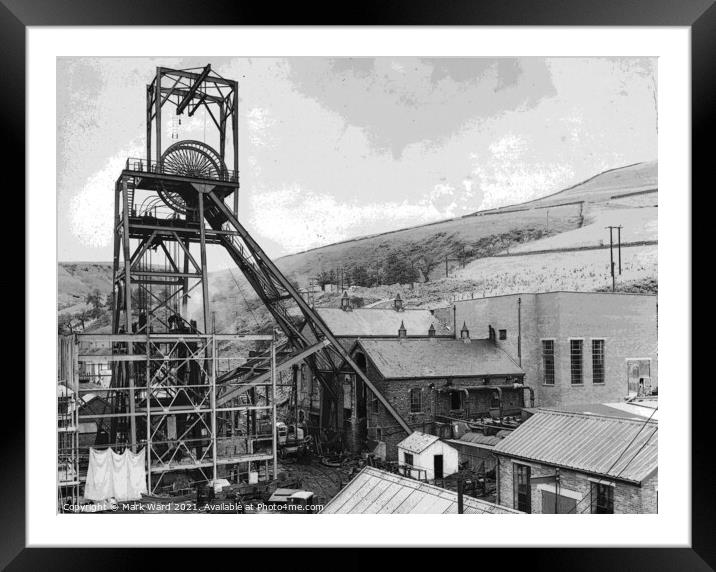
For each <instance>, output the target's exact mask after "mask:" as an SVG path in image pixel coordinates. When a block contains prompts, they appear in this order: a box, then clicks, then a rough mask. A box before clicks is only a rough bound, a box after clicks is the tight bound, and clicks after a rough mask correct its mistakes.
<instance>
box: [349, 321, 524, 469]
mask: <svg viewBox="0 0 716 572" xmlns="http://www.w3.org/2000/svg"><path fill="white" fill-rule="evenodd" d="M351 357H352V358H353V360H354V361H355V362H356V363H357V364H358V366H359V367H360V368H361V369H362V370H363V371H364V372H365V374H366V375H367V377H368V379H370V380H371V382H372V383H373V384H374V385H375V387H376V388H377V389H378V391H380V392H381V394H382V395H383V397H384V398H386V399H387V400H388V402H389V403H390V404H391V406H392V407H393V408H394V409H395V410H396V411H397V412H398V414H399V415H400V416H401V417H402V418H403V420H405V422H406V423H407V424H408V425H409V426H410V427H411V428H412V429H415V430H416V431H422V432H424V433H432V434H438V425H439V424H440V423H441V422H446V421H447V422H448V423H449V421H450V420H452V419H481V418H483V417H495V418H502V417H504V416H508V415H518V414H519V413H520V411H521V409H522V408H523V407H524V406H525V405H528V404H531V400H530V393H531V390H530V389H529V388H526V387H525V386H524V385H523V384H522V379H523V377H524V371H523V370H522V369H521V368H520V367H519V366H518V365H517V364H516V363H515V362H514V361H513V360H512V359H511V358H510V357H509V356H508V355H507V354H506V353H505V352H504V351H502V350H501V349H500V348H498V347H497V346H496V345H495V343H494V342H492V341H490V340H486V339H479V340H475V339H471V338H470V332H469V331H468V330H467V329H466V328H464V329H463V330H462V332H461V338H460V339H454V338H437V337H428V338H422V339H415V338H413V339H410V338H408V337H407V336H406V335H405V336H404V337H399V338H397V339H395V338H394V339H385V338H384V339H365V338H359V339H358V340H356V342H355V344H354V345H353V348H352V349H351ZM341 375H342V376H343V378H344V379H343V384H344V388H345V389H344V396H345V409H344V415H343V418H344V436H345V438H344V443H345V444H346V445H347V446H348V447H349V448H350V449H352V450H360V448H361V447H363V446H364V445H365V444H369V446H370V445H374V444H377V443H384V444H385V455H386V458H387V459H388V460H397V458H398V451H397V445H398V443H399V442H400V441H401V440H403V439H404V438H405V437H406V435H405V432H404V431H403V429H402V428H401V427H400V426H399V425H398V424H397V423H396V421H395V419H394V418H393V417H392V416H391V415H390V414H389V412H388V411H387V410H386V408H385V407H384V406H383V405H382V404H381V403H380V401H379V400H378V399H377V398H376V397H374V396H373V395H372V394H371V392H370V391H367V390H366V388H365V386H364V384H363V383H362V381H361V380H360V379H359V378H357V377H356V376H355V375H354V374H353V373H352V372H350V371H347V370H346V371H344V372H343V373H342V374H341ZM526 396H527V397H526Z"/></svg>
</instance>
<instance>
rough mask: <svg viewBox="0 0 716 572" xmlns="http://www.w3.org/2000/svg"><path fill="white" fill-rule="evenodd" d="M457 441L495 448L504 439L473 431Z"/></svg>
mask: <svg viewBox="0 0 716 572" xmlns="http://www.w3.org/2000/svg"><path fill="white" fill-rule="evenodd" d="M457 440H458V441H462V442H464V443H476V444H478V445H490V446H493V447H494V446H495V445H497V444H498V443H499V442H500V441H502V438H501V437H497V436H495V435H483V434H482V433H476V432H474V431H471V432H469V433H465V434H464V435H463V436H462V437H460V438H459V439H457Z"/></svg>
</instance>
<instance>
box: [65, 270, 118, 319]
mask: <svg viewBox="0 0 716 572" xmlns="http://www.w3.org/2000/svg"><path fill="white" fill-rule="evenodd" d="M94 290H99V291H100V292H101V293H102V294H104V295H105V296H106V295H108V294H109V293H110V292H111V290H112V265H111V264H110V263H104V262H99V263H97V262H61V263H59V264H58V265H57V311H58V312H59V313H76V312H81V311H82V310H85V309H87V304H86V303H85V300H86V298H87V295H88V294H89V293H90V292H92V291H94Z"/></svg>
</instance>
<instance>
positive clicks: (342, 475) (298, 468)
mask: <svg viewBox="0 0 716 572" xmlns="http://www.w3.org/2000/svg"><path fill="white" fill-rule="evenodd" d="M279 471H285V472H286V473H288V478H289V479H294V478H295V479H298V480H300V481H301V488H303V489H305V490H307V491H312V492H313V493H314V494H315V495H316V502H317V503H318V504H325V503H326V502H328V501H329V500H331V499H332V498H333V497H334V496H336V495H337V494H338V491H340V490H341V488H342V486H343V485H345V484H346V483H347V482H348V480H349V478H350V467H346V466H343V467H327V466H325V465H323V464H321V461H320V459H318V458H313V459H311V463H310V464H306V465H303V464H299V463H295V462H294V463H291V462H287V461H285V460H284V461H279Z"/></svg>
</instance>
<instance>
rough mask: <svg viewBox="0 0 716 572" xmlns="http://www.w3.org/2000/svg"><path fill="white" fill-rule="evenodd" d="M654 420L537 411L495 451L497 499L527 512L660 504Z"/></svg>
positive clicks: (652, 509) (628, 510)
mask: <svg viewBox="0 0 716 572" xmlns="http://www.w3.org/2000/svg"><path fill="white" fill-rule="evenodd" d="M657 449H658V424H657V422H656V421H653V420H650V419H648V418H647V419H643V420H642V419H636V420H635V419H628V418H624V417H607V416H603V415H594V414H582V413H569V412H561V411H560V412H557V411H537V412H536V413H535V414H534V415H532V416H531V417H530V418H529V419H528V420H527V421H525V422H524V423H522V425H520V426H519V427H518V428H517V429H515V430H514V431H513V432H512V433H511V434H510V435H508V436H507V437H505V438H504V439H502V440H501V441H500V442H499V443H498V444H497V445H495V448H494V449H493V453H494V455H495V456H496V458H497V502H498V504H501V505H503V506H506V507H509V508H514V509H517V510H520V511H522V512H532V513H554V512H558V513H561V514H563V513H567V514H584V513H614V514H641V513H656V512H657V497H658V469H657Z"/></svg>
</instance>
